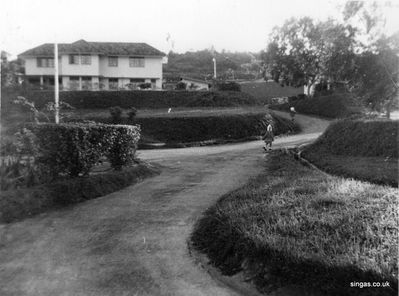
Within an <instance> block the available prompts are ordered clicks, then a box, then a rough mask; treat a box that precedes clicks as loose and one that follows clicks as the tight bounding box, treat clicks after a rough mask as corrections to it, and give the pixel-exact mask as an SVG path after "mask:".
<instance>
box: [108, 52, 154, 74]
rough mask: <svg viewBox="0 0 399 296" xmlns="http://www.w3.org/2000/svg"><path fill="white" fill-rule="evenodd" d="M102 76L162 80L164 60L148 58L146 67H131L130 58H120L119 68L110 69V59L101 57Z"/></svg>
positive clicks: (145, 63)
mask: <svg viewBox="0 0 399 296" xmlns="http://www.w3.org/2000/svg"><path fill="white" fill-rule="evenodd" d="M100 75H103V76H104V77H114V78H160V79H162V58H150V57H146V58H145V62H144V67H143V68H140V67H130V65H129V57H127V56H126V57H121V56H119V57H118V66H117V67H109V66H108V57H107V56H105V57H100Z"/></svg>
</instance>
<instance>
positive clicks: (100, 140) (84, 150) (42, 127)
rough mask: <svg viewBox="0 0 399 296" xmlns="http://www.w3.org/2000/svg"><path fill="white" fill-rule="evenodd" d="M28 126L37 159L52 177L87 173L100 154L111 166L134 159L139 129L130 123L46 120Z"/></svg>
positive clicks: (116, 167)
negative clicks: (53, 121)
mask: <svg viewBox="0 0 399 296" xmlns="http://www.w3.org/2000/svg"><path fill="white" fill-rule="evenodd" d="M28 127H29V129H30V130H32V132H33V134H34V135H35V136H36V138H37V139H36V141H35V142H36V143H37V146H38V155H37V157H36V159H37V162H38V163H39V164H42V165H44V167H45V168H46V169H47V170H48V172H49V174H50V175H51V176H54V177H57V176H59V175H65V174H67V175H69V176H72V177H76V176H79V175H80V174H83V175H85V174H88V172H89V171H90V169H91V168H92V167H93V166H94V165H95V164H97V163H99V161H100V159H101V158H102V157H107V159H108V160H109V162H110V163H111V166H112V167H113V168H114V169H121V168H122V166H125V165H128V164H130V163H131V162H132V161H133V160H134V155H135V152H136V148H137V143H138V140H139V138H140V128H139V127H138V126H130V125H105V124H82V123H68V124H53V123H45V124H34V125H29V126H28Z"/></svg>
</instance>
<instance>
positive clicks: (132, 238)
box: [0, 112, 327, 296]
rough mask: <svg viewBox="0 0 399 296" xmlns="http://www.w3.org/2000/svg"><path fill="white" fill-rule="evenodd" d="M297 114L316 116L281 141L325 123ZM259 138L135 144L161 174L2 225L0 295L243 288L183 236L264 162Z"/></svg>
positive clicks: (279, 143)
mask: <svg viewBox="0 0 399 296" xmlns="http://www.w3.org/2000/svg"><path fill="white" fill-rule="evenodd" d="M276 113H277V112H276ZM284 116H286V115H284ZM297 120H298V122H299V123H302V124H305V125H306V124H310V123H311V124H312V125H314V126H311V127H310V126H308V125H307V126H305V129H304V130H305V133H303V134H300V135H295V136H289V137H281V138H277V140H276V141H275V145H274V146H275V147H287V146H294V145H298V144H302V143H306V142H309V141H311V140H313V139H315V137H317V136H318V135H319V133H320V132H321V131H322V130H323V129H324V128H325V126H327V122H326V121H323V120H320V119H312V118H309V117H305V116H297ZM261 146H262V143H261V142H260V141H254V142H248V143H242V144H235V145H224V146H214V147H198V148H187V149H166V150H147V151H139V157H141V158H142V159H144V160H147V161H149V162H152V163H154V164H157V165H160V166H161V167H162V173H161V174H160V175H159V176H156V177H153V178H150V179H146V180H145V181H143V182H142V183H140V184H137V185H134V186H130V187H127V188H125V189H123V190H121V191H118V192H115V193H113V194H110V195H107V196H104V197H101V198H98V199H95V200H91V201H87V202H84V203H81V204H78V205H75V206H73V207H68V208H66V209H64V210H61V211H54V212H51V213H46V214H42V215H40V216H37V217H34V218H31V219H26V220H24V221H21V222H17V223H12V224H7V225H0V295H52V296H53V295H74V296H75V295H93V296H94V295H96V296H100V295H137V296H139V295H140V296H141V295H182V296H183V295H184V296H188V295H198V296H199V295H240V293H238V292H235V291H234V290H233V289H231V288H230V287H228V286H227V285H225V284H224V283H222V282H220V281H218V280H216V279H215V278H213V277H211V276H210V275H209V273H207V272H206V271H205V270H204V269H203V268H201V267H200V266H199V265H198V263H197V262H195V260H194V259H193V257H191V256H190V254H189V251H188V248H187V239H188V238H189V236H190V233H191V231H192V228H193V225H194V223H195V221H197V220H198V219H199V217H200V216H201V213H203V211H204V210H205V209H207V208H208V207H209V206H211V205H212V204H214V202H215V201H216V200H217V199H218V198H219V197H220V196H222V195H223V194H225V193H228V192H229V191H231V190H234V189H236V188H238V187H240V186H242V185H244V184H245V183H246V182H247V181H248V179H249V178H251V177H254V176H256V175H257V174H258V173H259V172H260V171H261V170H262V167H263V162H264V161H266V159H267V157H265V154H264V153H263V152H262V149H261Z"/></svg>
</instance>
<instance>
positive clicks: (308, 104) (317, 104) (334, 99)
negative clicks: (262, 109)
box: [270, 95, 357, 118]
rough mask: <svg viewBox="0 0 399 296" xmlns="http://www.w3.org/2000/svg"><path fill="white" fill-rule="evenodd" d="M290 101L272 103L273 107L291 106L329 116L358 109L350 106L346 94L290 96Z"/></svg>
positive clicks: (283, 108) (281, 108)
mask: <svg viewBox="0 0 399 296" xmlns="http://www.w3.org/2000/svg"><path fill="white" fill-rule="evenodd" d="M289 100H290V102H288V103H284V104H280V105H274V106H273V105H272V106H270V108H271V109H276V110H281V111H287V112H288V111H289V110H290V108H291V107H294V108H295V110H296V111H297V112H299V113H303V114H311V115H317V116H322V117H328V118H343V117H347V116H349V115H351V114H354V113H356V112H357V111H356V110H355V109H354V108H352V107H351V106H349V99H348V98H347V96H345V95H331V96H322V97H315V98H306V99H305V98H304V97H303V96H299V97H298V96H293V97H289Z"/></svg>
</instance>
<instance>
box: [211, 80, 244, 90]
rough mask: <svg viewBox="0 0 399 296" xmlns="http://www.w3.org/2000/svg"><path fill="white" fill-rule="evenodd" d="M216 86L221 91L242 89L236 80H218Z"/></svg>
mask: <svg viewBox="0 0 399 296" xmlns="http://www.w3.org/2000/svg"><path fill="white" fill-rule="evenodd" d="M215 87H216V89H217V90H220V91H241V85H240V84H238V83H237V82H234V81H218V82H216V84H215Z"/></svg>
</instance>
